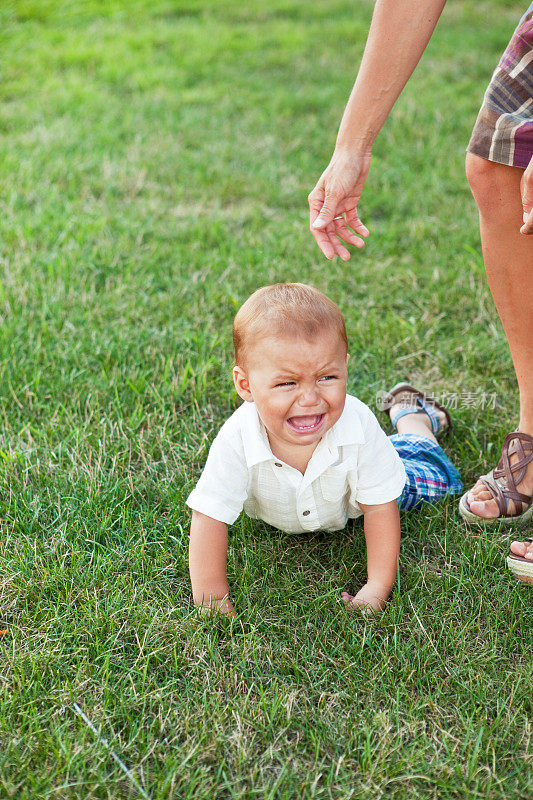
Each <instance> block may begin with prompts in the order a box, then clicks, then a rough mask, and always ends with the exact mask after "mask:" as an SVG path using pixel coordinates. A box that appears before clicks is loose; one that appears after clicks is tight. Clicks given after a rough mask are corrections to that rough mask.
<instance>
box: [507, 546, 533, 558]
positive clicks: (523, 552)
mask: <svg viewBox="0 0 533 800" xmlns="http://www.w3.org/2000/svg"><path fill="white" fill-rule="evenodd" d="M511 553H514V554H515V555H516V556H522V558H527V559H530V560H531V561H533V543H532V544H529V545H527V544H526V542H511Z"/></svg>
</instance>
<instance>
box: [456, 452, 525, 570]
mask: <svg viewBox="0 0 533 800" xmlns="http://www.w3.org/2000/svg"><path fill="white" fill-rule="evenodd" d="M518 459H519V455H518V454H517V453H512V454H511V455H510V456H509V463H510V465H511V467H512V466H513V464H516V462H517V461H518ZM498 484H499V485H500V488H501V489H505V488H507V481H506V479H505V477H501V478H498ZM516 488H517V490H518V491H519V492H520V493H521V494H523V495H526V496H527V497H531V496H532V495H533V461H531V462H530V463H529V464H527V466H526V473H525V475H524V477H523V478H522V480H521V481H520V482H519V483H516ZM466 500H467V502H468V506H469V509H470V511H471V512H472V514H475V515H476V516H478V517H482V518H483V519H495V518H497V517H500V516H502V514H501V512H500V509H499V507H498V503H497V502H496V500H495V499H494V496H493V495H492V493H491V492H490V491H489V489H488V488H487V486H486V485H485V484H484V483H483V481H482V480H481V479H479V480H478V481H477V483H476V484H475V485H474V486H473V487H472V488H471V489H470V491H469V492H468V493H467V495H466ZM520 505H521V504H520ZM516 514H517V507H516V503H515V502H514V500H512V499H509V500H508V502H507V510H506V513H505V516H507V517H513V516H515V515H516ZM516 544H520V543H519V542H517V543H516ZM513 552H514V551H513ZM517 555H521V553H517Z"/></svg>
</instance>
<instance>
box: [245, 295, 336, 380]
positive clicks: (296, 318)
mask: <svg viewBox="0 0 533 800" xmlns="http://www.w3.org/2000/svg"><path fill="white" fill-rule="evenodd" d="M328 330H329V331H333V332H334V333H336V334H337V335H338V336H339V338H340V340H341V341H342V342H343V343H344V346H345V347H346V352H348V337H347V336H346V325H345V323H344V317H343V316H342V314H341V312H340V310H339V309H338V307H337V306H336V305H335V303H334V302H333V301H332V300H330V299H329V297H326V295H325V294H323V293H322V292H320V291H319V290H318V289H315V288H314V287H312V286H307V285H306V284H305V283H275V284H273V285H272V286H263V287H262V288H261V289H258V290H257V291H256V292H254V293H253V294H252V295H250V297H249V298H248V300H246V302H245V303H243V305H242V306H241V307H240V309H239V310H238V312H237V314H236V316H235V319H234V321H233V346H234V348H235V363H236V364H238V365H239V366H242V365H243V364H244V363H245V361H246V358H247V356H248V355H249V351H250V349H251V347H252V346H253V344H255V343H256V342H257V341H258V340H259V339H262V338H264V337H266V336H280V337H290V338H295V339H296V338H298V337H303V338H305V339H314V338H315V337H316V336H318V335H320V334H323V333H324V332H325V331H328Z"/></svg>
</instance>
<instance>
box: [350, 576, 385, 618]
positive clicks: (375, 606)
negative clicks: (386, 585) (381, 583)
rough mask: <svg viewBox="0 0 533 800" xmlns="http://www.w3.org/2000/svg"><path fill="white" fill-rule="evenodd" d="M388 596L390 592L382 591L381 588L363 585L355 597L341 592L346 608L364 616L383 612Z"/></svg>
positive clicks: (368, 584)
mask: <svg viewBox="0 0 533 800" xmlns="http://www.w3.org/2000/svg"><path fill="white" fill-rule="evenodd" d="M389 594H390V592H387V591H386V590H385V589H382V587H378V586H372V585H371V584H370V583H365V585H364V586H363V587H362V588H361V589H359V591H358V592H357V594H356V595H355V596H354V595H351V594H348V592H341V597H342V601H343V603H344V604H345V605H346V608H348V609H350V610H352V611H353V610H357V611H362V612H363V613H365V614H372V613H373V612H374V611H383V609H384V608H385V605H386V603H387V598H388V596H389Z"/></svg>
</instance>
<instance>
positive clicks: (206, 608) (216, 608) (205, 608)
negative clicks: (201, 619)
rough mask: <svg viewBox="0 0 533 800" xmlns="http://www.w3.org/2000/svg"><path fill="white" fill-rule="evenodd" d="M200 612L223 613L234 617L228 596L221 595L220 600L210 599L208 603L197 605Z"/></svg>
mask: <svg viewBox="0 0 533 800" xmlns="http://www.w3.org/2000/svg"><path fill="white" fill-rule="evenodd" d="M197 609H198V612H199V613H200V614H223V615H224V616H225V617H234V616H235V610H234V608H233V605H232V603H231V600H230V599H229V598H228V597H223V598H222V600H215V599H214V598H213V599H212V600H211V604H210V605H207V604H206V605H201V606H197Z"/></svg>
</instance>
